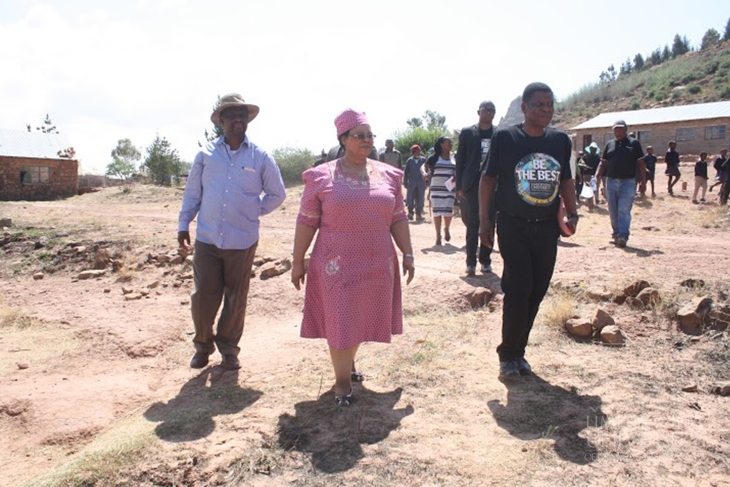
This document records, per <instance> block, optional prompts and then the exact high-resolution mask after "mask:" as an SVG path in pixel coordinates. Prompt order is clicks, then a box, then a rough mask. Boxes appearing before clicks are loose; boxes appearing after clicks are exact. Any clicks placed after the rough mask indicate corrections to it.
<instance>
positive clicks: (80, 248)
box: [75, 245, 86, 254]
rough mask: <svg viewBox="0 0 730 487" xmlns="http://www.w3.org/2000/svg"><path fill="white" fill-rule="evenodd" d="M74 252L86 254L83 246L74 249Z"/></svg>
mask: <svg viewBox="0 0 730 487" xmlns="http://www.w3.org/2000/svg"><path fill="white" fill-rule="evenodd" d="M75 250H76V253H77V254H83V253H84V252H86V247H84V246H83V245H79V246H78V247H76V248H75Z"/></svg>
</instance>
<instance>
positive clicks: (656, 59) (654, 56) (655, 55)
mask: <svg viewBox="0 0 730 487" xmlns="http://www.w3.org/2000/svg"><path fill="white" fill-rule="evenodd" d="M649 59H650V60H651V64H652V66H659V65H660V64H661V63H662V50H661V48H659V47H657V48H656V49H654V50H653V51H652V52H651V55H649Z"/></svg>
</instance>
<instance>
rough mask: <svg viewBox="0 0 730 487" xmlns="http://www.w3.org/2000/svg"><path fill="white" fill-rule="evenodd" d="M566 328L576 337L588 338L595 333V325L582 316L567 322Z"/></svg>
mask: <svg viewBox="0 0 730 487" xmlns="http://www.w3.org/2000/svg"><path fill="white" fill-rule="evenodd" d="M565 329H566V331H567V332H568V333H570V334H571V335H573V336H575V337H580V338H588V337H590V336H591V335H593V325H592V324H591V322H590V321H588V320H584V319H581V318H571V319H569V320H568V321H566V322H565Z"/></svg>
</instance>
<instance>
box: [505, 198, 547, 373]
mask: <svg viewBox="0 0 730 487" xmlns="http://www.w3.org/2000/svg"><path fill="white" fill-rule="evenodd" d="M559 234H560V230H559V227H558V221H557V219H556V218H549V219H545V220H542V221H528V220H523V219H520V218H516V217H513V216H508V215H506V214H504V213H502V212H500V213H499V215H498V216H497V238H498V241H499V249H500V252H501V254H502V260H503V262H504V271H503V272H502V291H503V292H504V305H503V311H502V343H501V344H500V345H499V347H497V353H498V354H499V360H500V361H501V362H504V361H510V360H516V359H518V358H521V357H524V355H525V347H527V340H528V338H529V337H530V331H531V330H532V325H533V323H534V322H535V316H537V310H538V309H539V308H540V302H541V301H542V298H543V297H545V293H546V292H547V290H548V287H549V286H550V279H551V278H552V276H553V269H554V268H555V258H556V256H557V252H558V236H559Z"/></svg>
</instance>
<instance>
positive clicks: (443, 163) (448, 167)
mask: <svg viewBox="0 0 730 487" xmlns="http://www.w3.org/2000/svg"><path fill="white" fill-rule="evenodd" d="M452 146H453V143H452V142H451V139H450V138H448V137H445V136H442V137H439V138H438V139H437V140H436V143H435V144H434V150H433V155H432V156H431V157H429V158H428V160H427V161H426V166H427V167H428V172H429V174H430V175H431V178H430V179H431V184H430V186H429V190H430V192H431V209H432V211H433V225H434V227H435V229H436V245H441V220H442V219H443V221H444V239H445V240H446V241H447V242H448V241H450V240H451V232H450V231H449V227H450V226H451V218H452V217H453V216H454V201H455V199H456V192H455V191H454V189H455V188H456V181H455V178H456V165H455V164H454V161H453V160H451V147H452Z"/></svg>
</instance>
